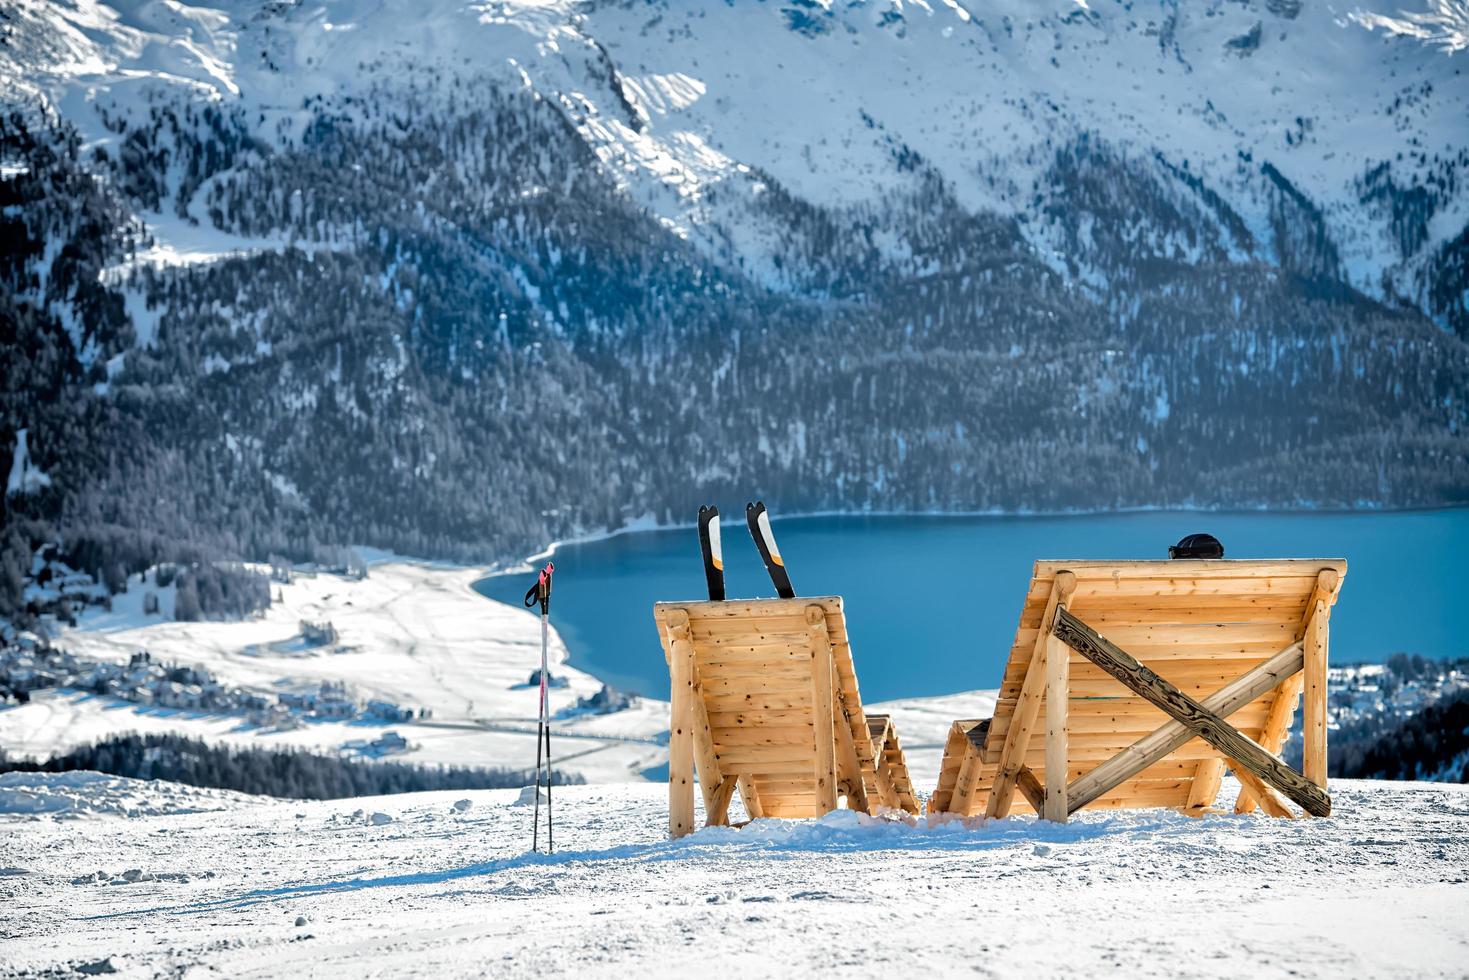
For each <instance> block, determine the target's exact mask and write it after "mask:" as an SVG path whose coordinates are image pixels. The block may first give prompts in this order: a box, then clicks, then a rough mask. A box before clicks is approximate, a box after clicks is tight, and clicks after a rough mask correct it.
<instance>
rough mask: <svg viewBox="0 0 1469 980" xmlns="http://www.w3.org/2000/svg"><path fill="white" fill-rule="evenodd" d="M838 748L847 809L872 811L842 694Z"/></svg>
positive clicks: (837, 729)
mask: <svg viewBox="0 0 1469 980" xmlns="http://www.w3.org/2000/svg"><path fill="white" fill-rule="evenodd" d="M837 702H838V709H839V710H838V711H837V712H836V713H835V715H836V724H835V727H836V749H837V768H838V779H839V781H840V782H841V784H842V785H843V786H845V787H846V789H845V792H846V795H847V809H849V810H861V811H862V812H863V813H871V812H872V807H871V805H870V804H869V803H868V801H867V785H866V783H864V782H863V781H862V763H861V761H860V760H859V759H858V758H857V743H856V741H854V740H853V738H852V721H851V718H850V717H849V716H848V715H847V706H846V703H845V702H844V701H842V698H841V695H840V694H838V696H837Z"/></svg>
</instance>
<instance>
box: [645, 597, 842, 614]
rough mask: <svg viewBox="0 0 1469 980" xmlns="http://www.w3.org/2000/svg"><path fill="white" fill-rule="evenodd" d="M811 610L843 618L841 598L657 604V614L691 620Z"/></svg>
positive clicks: (701, 601)
mask: <svg viewBox="0 0 1469 980" xmlns="http://www.w3.org/2000/svg"><path fill="white" fill-rule="evenodd" d="M807 606H821V607H822V610H823V612H831V613H832V614H839V613H841V611H842V598H841V596H834V595H828V596H808V597H803V598H797V599H727V600H721V601H718V602H715V601H710V600H704V599H699V600H690V601H688V602H656V603H654V604H653V610H654V612H655V613H657V612H659V611H661V610H665V609H670V610H671V609H677V610H679V611H681V612H683V613H684V614H685V615H686V616H688V617H689V618H690V619H691V620H709V619H750V618H753V617H760V616H784V615H792V616H804V615H805V610H806V607H807Z"/></svg>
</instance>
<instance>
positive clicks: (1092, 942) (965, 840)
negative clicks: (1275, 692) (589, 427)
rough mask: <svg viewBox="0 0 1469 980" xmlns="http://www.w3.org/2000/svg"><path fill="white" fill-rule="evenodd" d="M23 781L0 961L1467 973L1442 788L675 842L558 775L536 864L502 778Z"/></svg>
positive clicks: (7, 869)
mask: <svg viewBox="0 0 1469 980" xmlns="http://www.w3.org/2000/svg"><path fill="white" fill-rule="evenodd" d="M16 780H24V781H25V783H24V795H25V799H26V805H16V803H15V800H16V798H17V796H18V795H19V794H18V791H17V787H16V784H15V783H14V782H13V781H16ZM48 780H57V781H58V785H57V786H55V787H54V794H55V795H56V796H58V797H61V798H63V801H64V800H68V799H69V800H75V799H76V798H77V795H78V792H77V791H78V787H77V785H76V779H75V776H69V777H35V776H24V777H21V776H15V775H12V776H5V777H0V811H6V810H16V809H19V810H22V811H23V812H22V813H21V814H19V815H14V816H5V815H0V869H3V870H0V907H3V908H4V909H5V915H4V916H3V919H0V973H10V974H30V975H37V974H45V975H61V976H69V975H75V974H74V972H73V971H76V970H79V969H80V970H91V971H94V972H95V971H97V970H99V969H105V968H107V967H110V968H112V969H116V970H117V971H118V973H119V975H122V976H163V975H166V976H177V977H207V976H228V977H248V976H267V975H268V976H299V975H307V974H310V975H313V976H351V977H360V976H389V977H404V976H425V977H435V978H439V977H444V976H462V975H485V974H488V975H494V976H510V977H514V976H547V975H566V974H574V975H578V976H627V975H629V974H631V973H632V972H633V971H636V972H637V973H639V974H642V975H646V976H674V975H678V976H689V975H704V976H710V977H714V976H790V975H801V974H809V973H815V972H818V971H819V972H820V973H833V974H841V975H862V976H869V977H870V976H883V975H905V976H947V975H956V974H964V975H968V974H977V975H980V976H1021V975H1025V976H1059V975H1062V974H1066V975H1083V976H1084V975H1088V974H1096V973H1105V974H1107V975H1120V976H1167V977H1175V976H1250V977H1276V976H1294V977H1360V976H1388V975H1394V976H1414V977H1433V976H1445V977H1448V976H1453V977H1461V976H1464V975H1465V972H1466V970H1469V787H1465V786H1445V785H1430V784H1401V783H1400V784H1386V783H1371V782H1340V783H1337V784H1335V785H1334V786H1333V797H1334V799H1335V801H1336V815H1335V816H1334V817H1332V818H1331V819H1329V820H1311V821H1297V822H1286V821H1275V820H1270V819H1268V818H1264V817H1259V816H1249V817H1234V816H1221V817H1208V818H1205V819H1202V820H1189V819H1188V818H1185V817H1182V816H1179V815H1177V814H1175V813H1172V812H1169V811H1138V812H1132V813H1119V814H1110V813H1096V814H1090V813H1089V814H1083V815H1082V817H1081V818H1080V819H1079V820H1078V821H1077V822H1075V823H1073V824H1071V825H1069V826H1066V827H1060V826H1052V825H1047V824H1044V823H1036V822H1034V821H1032V820H1030V819H1028V818H1014V819H1010V820H1004V821H996V822H993V823H991V824H989V825H982V824H979V823H975V824H974V825H972V826H964V825H962V824H958V823H950V824H946V825H942V826H936V827H927V826H924V825H921V824H920V825H916V826H909V825H905V824H901V823H882V822H874V821H871V820H868V819H867V818H859V817H858V816H856V815H855V814H853V813H851V812H850V811H838V812H837V813H835V814H832V815H830V816H829V817H827V818H826V819H824V820H821V821H790V822H788V821H776V820H762V821H757V822H755V823H754V824H752V825H750V826H748V827H746V828H745V829H743V830H729V829H714V830H705V831H702V832H699V833H696V834H694V835H692V836H691V837H688V838H684V839H683V840H680V841H669V840H667V839H666V810H665V804H664V797H663V789H662V787H660V786H655V785H649V784H641V785H639V784H624V785H617V786H607V785H604V786H579V787H568V788H565V789H562V790H558V791H557V796H556V804H557V816H558V821H557V843H558V845H559V850H558V852H557V853H556V855H555V856H554V857H547V856H545V855H532V854H528V853H527V850H528V843H529V831H530V809H529V807H527V806H524V805H516V799H517V794H516V792H515V791H511V790H492V791H482V792H471V793H426V794H415V795H410V796H396V797H384V798H378V799H359V800H340V801H333V802H320V803H295V802H286V801H270V800H254V799H250V798H240V797H232V796H229V795H228V794H212V795H211V794H202V793H200V794H197V796H196V797H195V798H192V799H187V800H178V799H176V798H175V797H176V796H177V794H178V790H177V789H176V788H170V787H158V786H154V785H153V784H136V786H135V787H134V788H132V789H127V788H125V787H119V786H116V785H112V784H115V783H117V782H119V781H117V780H104V781H102V783H103V785H101V786H99V787H98V789H97V792H98V793H101V794H103V795H110V796H114V797H115V796H127V797H129V798H130V799H132V800H133V809H134V810H135V811H137V812H139V813H140V814H144V815H139V816H135V817H127V816H121V815H106V814H101V815H99V814H95V813H88V812H80V813H77V814H75V815H73V814H71V813H68V812H67V810H68V805H67V804H66V803H65V802H63V803H60V804H58V807H60V810H59V812H58V811H57V810H53V812H50V813H48V814H45V815H43V816H32V815H28V814H27V813H26V812H24V811H28V810H34V809H37V808H38V807H37V805H36V799H37V798H38V797H43V798H44V797H45V796H46V795H47V793H48V789H47V785H46V784H47V781H48ZM121 782H126V781H121ZM187 792H188V793H196V792H197V791H187ZM155 795H156V796H158V797H159V799H158V800H157V801H155V802H154V803H153V804H152V805H147V804H146V801H147V799H148V798H149V797H151V796H155ZM1230 795H1231V794H1230V792H1229V791H1228V790H1226V793H1225V797H1226V798H1228V797H1229V796H1230ZM460 800H467V801H468V805H467V807H466V805H465V804H463V803H458V801H460ZM456 803H457V804H458V807H457V808H456ZM74 806H75V807H77V808H80V809H82V810H83V811H85V810H86V809H89V808H87V807H85V806H84V805H83V804H80V803H77V804H74ZM193 807H202V808H205V809H204V810H202V811H201V812H193V813H190V812H172V813H169V812H160V811H169V810H173V811H187V810H189V809H191V808H193ZM43 809H44V807H43ZM379 813H381V814H384V815H386V816H382V817H377V819H376V821H374V819H373V818H374V815H375V814H379ZM388 817H391V820H387V818H388ZM98 872H101V874H100V875H99V874H98ZM127 872H134V873H133V874H131V875H129V874H127ZM130 878H131V879H134V880H129V879H130ZM102 963H105V964H106V966H99V964H102Z"/></svg>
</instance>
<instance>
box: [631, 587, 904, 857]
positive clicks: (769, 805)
mask: <svg viewBox="0 0 1469 980" xmlns="http://www.w3.org/2000/svg"><path fill="white" fill-rule="evenodd" d="M653 616H654V619H655V620H656V621H657V624H658V636H659V638H660V639H661V641H662V643H663V654H664V657H665V658H666V659H667V661H668V668H669V674H670V676H671V677H672V699H671V700H672V718H671V720H670V724H669V733H670V738H669V744H668V751H669V764H668V826H669V831H670V832H671V833H672V835H673V836H674V837H680V836H682V835H684V834H687V833H689V832H690V831H692V830H693V829H694V770H695V768H696V764H697V769H698V776H699V787H700V790H701V792H702V794H703V797H704V812H705V815H706V819H707V824H708V825H710V826H716V825H724V824H727V823H728V820H729V817H728V813H729V804H730V799H731V797H732V796H733V794H734V790H735V789H736V787H738V789H739V791H740V798H741V799H742V800H744V803H745V810H746V811H747V812H748V813H749V814H750V816H751V817H762V816H764V817H813V816H820V815H821V814H823V813H827V812H830V811H831V810H834V809H836V807H837V798H838V796H845V797H846V799H847V805H848V806H849V807H851V808H852V809H856V810H863V811H866V812H869V813H870V812H872V811H874V810H875V809H877V808H878V807H879V806H886V807H890V808H893V809H902V810H906V811H907V812H909V813H917V812H918V801H917V798H916V797H915V796H914V793H913V786H912V783H911V782H910V780H909V778H908V769H907V765H906V764H905V763H904V761H903V749H902V746H901V744H900V743H899V741H898V736H897V732H896V731H895V730H894V728H893V725H892V721H891V719H889V718H887V717H886V716H880V715H867V714H865V713H864V712H863V710H862V698H861V696H860V695H859V694H858V691H857V674H856V672H855V671H854V670H853V667H852V649H851V647H850V645H849V644H848V642H847V624H846V618H845V617H844V616H843V615H842V600H841V599H840V598H837V597H834V596H828V597H824V598H817V599H802V598H795V599H752V600H736V601H728V602H660V603H658V604H656V605H655V606H654V607H653Z"/></svg>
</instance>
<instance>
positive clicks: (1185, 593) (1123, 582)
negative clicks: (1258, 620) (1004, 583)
mask: <svg viewBox="0 0 1469 980" xmlns="http://www.w3.org/2000/svg"><path fill="white" fill-rule="evenodd" d="M1315 581H1316V575H1315V573H1314V572H1313V573H1311V574H1309V575H1300V576H1280V577H1275V578H1239V579H1234V578H1219V577H1218V576H1214V575H1201V576H1199V577H1197V578H1189V577H1186V576H1182V575H1180V576H1177V577H1174V578H1124V579H1120V580H1116V581H1114V580H1112V579H1090V580H1087V581H1084V582H1079V583H1077V586H1076V601H1077V602H1078V603H1080V602H1095V601H1097V600H1099V599H1106V598H1181V597H1188V598H1191V599H1192V598H1211V597H1212V598H1226V597H1231V598H1232V597H1234V596H1264V595H1270V596H1277V597H1281V598H1288V597H1290V596H1301V597H1305V596H1307V595H1310V593H1311V587H1312V585H1313V584H1314V583H1315ZM1031 598H1035V599H1039V598H1040V595H1039V594H1032V596H1031Z"/></svg>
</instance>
